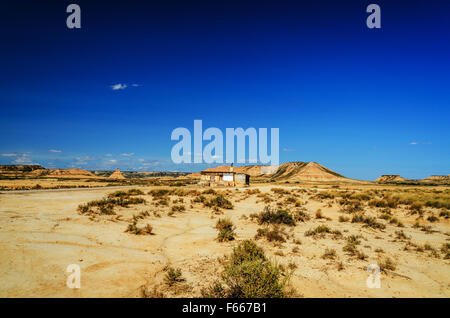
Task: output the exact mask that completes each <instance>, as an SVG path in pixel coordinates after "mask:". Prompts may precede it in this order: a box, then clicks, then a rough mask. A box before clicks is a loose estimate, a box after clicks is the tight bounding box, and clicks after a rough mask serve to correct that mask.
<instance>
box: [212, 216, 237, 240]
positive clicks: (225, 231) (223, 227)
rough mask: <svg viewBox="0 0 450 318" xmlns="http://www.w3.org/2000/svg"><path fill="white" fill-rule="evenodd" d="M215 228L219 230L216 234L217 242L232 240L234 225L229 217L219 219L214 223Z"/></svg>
mask: <svg viewBox="0 0 450 318" xmlns="http://www.w3.org/2000/svg"><path fill="white" fill-rule="evenodd" d="M216 229H217V230H218V231H219V233H218V234H217V240H218V241H219V242H227V241H232V240H234V236H235V233H234V229H235V226H234V225H233V222H231V220H230V219H228V218H226V219H219V220H218V221H217V223H216Z"/></svg>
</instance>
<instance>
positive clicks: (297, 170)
mask: <svg viewBox="0 0 450 318" xmlns="http://www.w3.org/2000/svg"><path fill="white" fill-rule="evenodd" d="M240 168H241V169H242V170H244V171H245V172H246V173H248V174H250V175H251V176H253V177H268V178H270V179H271V180H274V181H287V180H289V181H341V180H350V179H348V178H346V177H344V176H343V175H341V174H339V173H337V172H335V171H333V170H331V169H328V168H326V167H324V166H322V165H321V164H319V163H317V162H302V161H297V162H287V163H283V164H282V165H280V166H278V169H277V167H276V166H264V165H253V166H241V167H240Z"/></svg>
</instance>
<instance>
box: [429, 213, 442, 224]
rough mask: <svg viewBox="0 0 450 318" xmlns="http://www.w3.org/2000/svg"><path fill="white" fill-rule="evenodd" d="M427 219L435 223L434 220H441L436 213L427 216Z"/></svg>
mask: <svg viewBox="0 0 450 318" xmlns="http://www.w3.org/2000/svg"><path fill="white" fill-rule="evenodd" d="M427 220H428V222H431V223H433V222H436V221H439V218H438V217H436V216H434V215H430V216H429V217H428V218H427Z"/></svg>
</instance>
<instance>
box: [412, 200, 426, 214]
mask: <svg viewBox="0 0 450 318" xmlns="http://www.w3.org/2000/svg"><path fill="white" fill-rule="evenodd" d="M409 210H410V211H411V214H419V215H423V203H421V202H412V203H411V204H410V206H409Z"/></svg>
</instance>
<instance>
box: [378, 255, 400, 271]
mask: <svg viewBox="0 0 450 318" xmlns="http://www.w3.org/2000/svg"><path fill="white" fill-rule="evenodd" d="M378 266H379V267H380V270H381V271H382V272H386V271H387V270H389V271H395V268H396V267H397V266H396V264H395V263H394V261H393V260H392V259H390V258H389V257H386V258H385V259H384V260H382V261H380V262H379V264H378Z"/></svg>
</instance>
